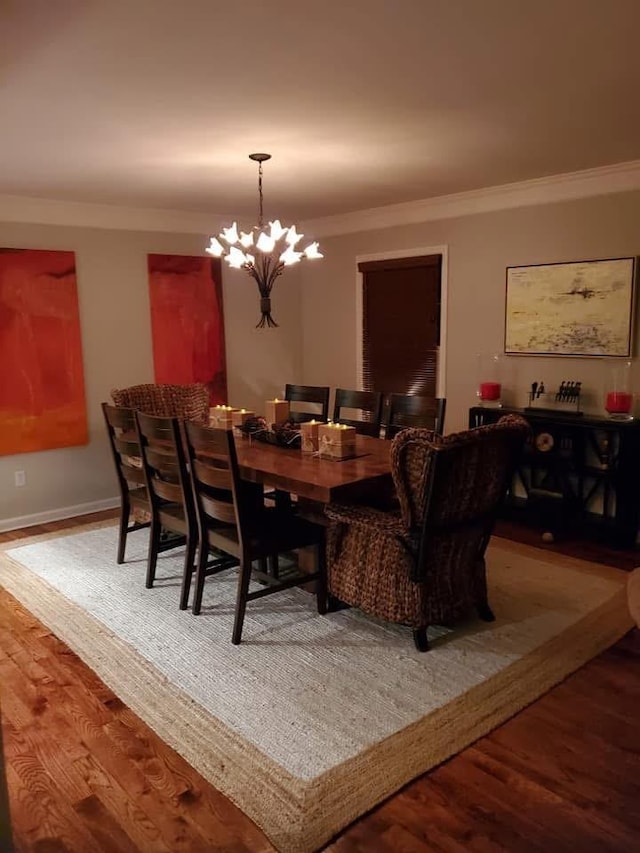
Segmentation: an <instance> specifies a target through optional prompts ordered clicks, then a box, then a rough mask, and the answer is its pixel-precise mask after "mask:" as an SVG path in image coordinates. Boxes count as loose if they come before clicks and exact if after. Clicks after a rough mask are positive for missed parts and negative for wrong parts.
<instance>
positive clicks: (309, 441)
mask: <svg viewBox="0 0 640 853" xmlns="http://www.w3.org/2000/svg"><path fill="white" fill-rule="evenodd" d="M319 430H320V422H319V421H316V420H310V421H303V422H302V423H301V424H300V433H301V435H302V442H301V445H300V449H301V450H302V452H303V453H316V452H317V450H318V447H319V444H320V438H319V435H320V433H319Z"/></svg>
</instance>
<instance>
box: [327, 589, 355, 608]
mask: <svg viewBox="0 0 640 853" xmlns="http://www.w3.org/2000/svg"><path fill="white" fill-rule="evenodd" d="M350 607H351V605H350V604H347V602H346V601H341V600H340V599H339V598H337V597H336V596H335V595H333V594H332V593H330V592H327V612H329V613H335V612H336V610H348V609H349V608H350Z"/></svg>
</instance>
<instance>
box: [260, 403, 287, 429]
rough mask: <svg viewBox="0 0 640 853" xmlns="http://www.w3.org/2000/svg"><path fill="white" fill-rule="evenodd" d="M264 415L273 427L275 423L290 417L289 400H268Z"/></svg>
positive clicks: (268, 423)
mask: <svg viewBox="0 0 640 853" xmlns="http://www.w3.org/2000/svg"><path fill="white" fill-rule="evenodd" d="M264 416H265V419H266V421H267V425H268V426H269V427H272V426H273V424H279V423H282V422H283V421H286V420H288V418H289V402H288V400H279V399H278V398H277V397H276V398H275V400H267V401H266V402H265V404H264Z"/></svg>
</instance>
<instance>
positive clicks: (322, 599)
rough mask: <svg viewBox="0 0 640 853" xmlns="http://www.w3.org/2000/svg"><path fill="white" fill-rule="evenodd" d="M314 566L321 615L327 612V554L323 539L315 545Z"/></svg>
mask: <svg viewBox="0 0 640 853" xmlns="http://www.w3.org/2000/svg"><path fill="white" fill-rule="evenodd" d="M316 567H317V569H318V580H317V581H316V599H317V605H318V613H319V614H320V615H321V616H324V614H325V613H326V612H327V607H328V600H327V599H328V595H327V555H326V549H325V543H324V539H323V540H322V542H318V544H317V545H316Z"/></svg>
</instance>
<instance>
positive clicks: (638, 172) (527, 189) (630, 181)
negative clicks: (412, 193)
mask: <svg viewBox="0 0 640 853" xmlns="http://www.w3.org/2000/svg"><path fill="white" fill-rule="evenodd" d="M638 189H640V160H632V161H629V162H626V163H616V164H615V165H612V166H601V167H598V168H596V169H585V170H583V171H580V172H567V173H565V174H563V175H550V176H548V177H545V178H534V179H533V180H529V181H519V182H517V183H512V184H502V185H500V186H495V187H487V188H485V189H480V190H470V191H468V192H462V193H455V194H453V195H443V196H438V197H436V198H426V199H421V200H419V201H409V202H405V203H403V204H391V205H387V206H385V207H374V208H370V209H369V210H360V211H354V212H353V213H344V214H339V215H336V216H326V217H322V218H319V219H308V220H305V221H304V222H301V223H300V226H301V227H303V228H304V229H305V231H306V232H307V233H309V234H313V236H314V237H331V236H335V235H341V234H351V233H354V232H356V231H372V230H374V229H377V228H392V227H393V226H394V225H411V224H414V223H417V222H431V221H434V220H438V219H452V218H454V217H458V216H473V215H474V214H478V213H490V212H492V211H497V210H508V209H509V208H515V207H528V206H531V205H537V204H552V203H554V202H562V201H571V200H573V199H579V198H588V197H590V196H598V195H607V194H609V193H620V192H630V191H632V190H638Z"/></svg>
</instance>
